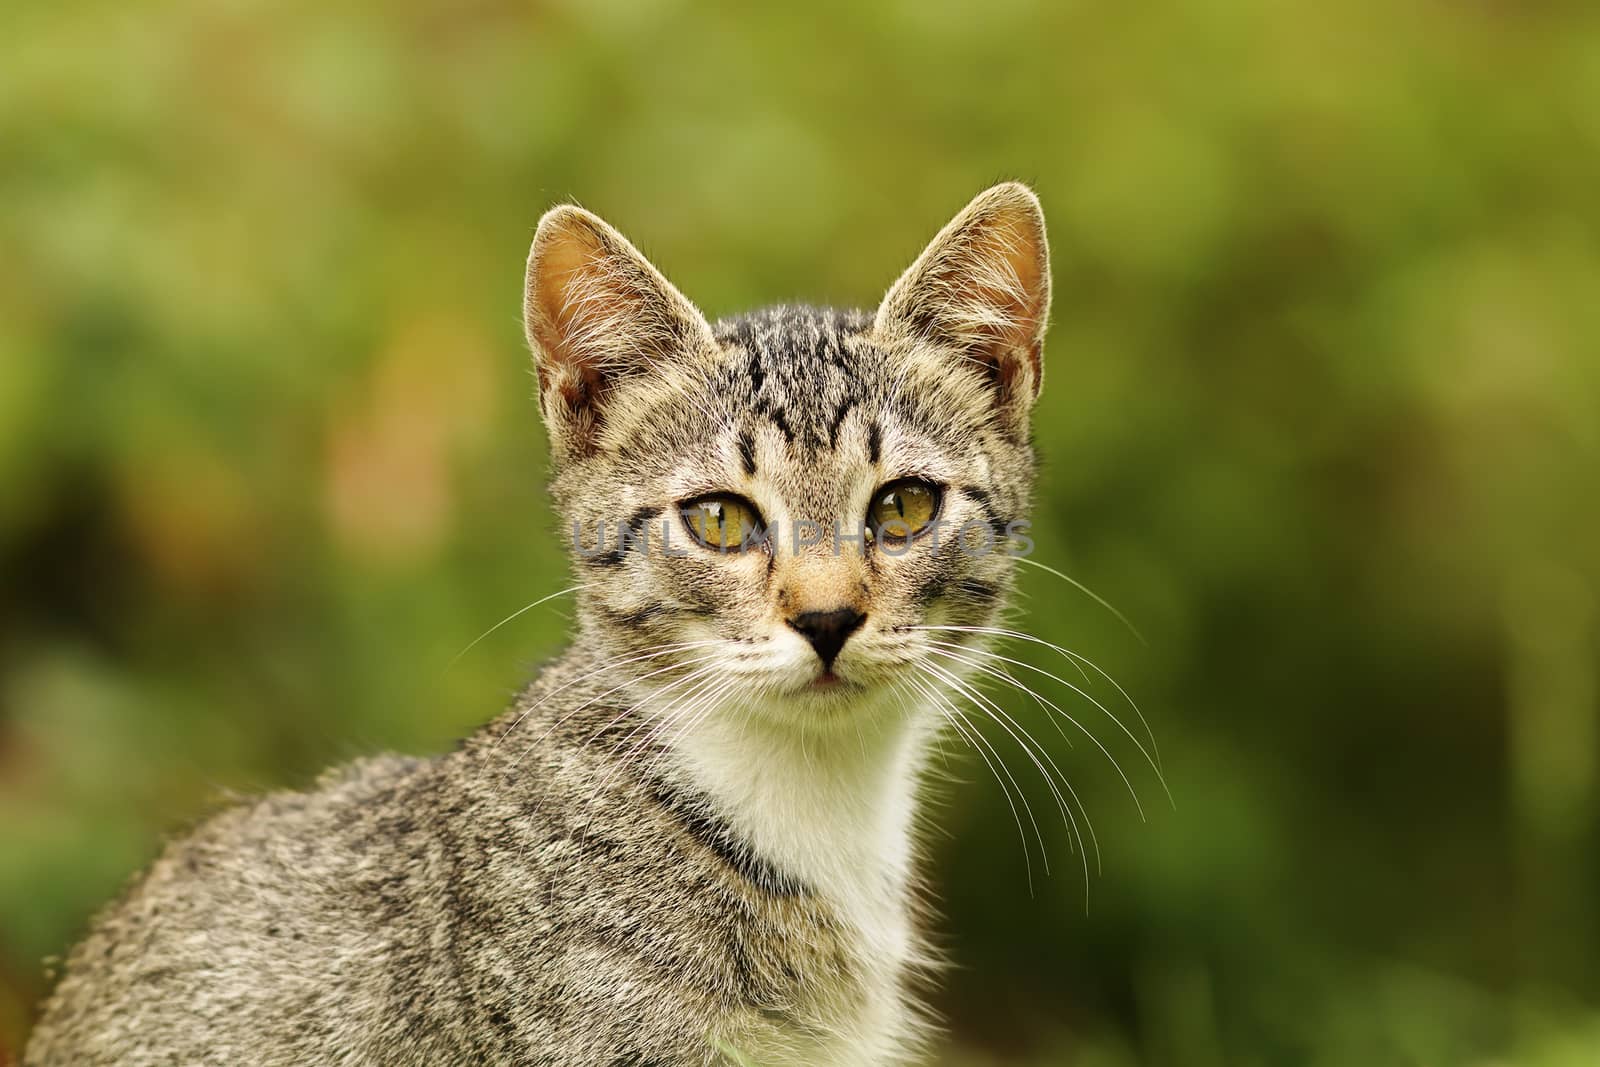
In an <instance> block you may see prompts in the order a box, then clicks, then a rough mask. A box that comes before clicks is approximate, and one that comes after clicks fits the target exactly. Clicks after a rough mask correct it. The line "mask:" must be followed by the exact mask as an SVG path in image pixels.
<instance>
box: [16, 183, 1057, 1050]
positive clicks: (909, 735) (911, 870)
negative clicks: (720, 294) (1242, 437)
mask: <svg viewBox="0 0 1600 1067" xmlns="http://www.w3.org/2000/svg"><path fill="white" fill-rule="evenodd" d="M1048 279H1049V275H1048V259H1047V253H1046V247H1045V242H1044V230H1043V219H1042V215H1041V214H1040V212H1039V208H1038V203H1037V200H1036V199H1035V198H1034V197H1033V195H1032V193H1031V192H1029V191H1028V190H1026V189H1025V188H1023V187H1021V186H1018V185H1014V184H1011V185H1003V186H998V187H996V188H995V189H992V190H989V191H988V192H986V193H984V194H982V195H980V196H979V197H978V198H977V199H976V200H974V201H973V203H972V204H971V205H969V206H968V207H967V209H966V210H965V211H963V212H962V213H961V214H960V215H958V216H957V218H956V219H955V220H954V221H953V222H952V223H951V224H950V225H949V226H947V227H946V228H945V230H944V231H943V232H941V234H940V235H939V236H938V237H937V238H936V239H935V240H934V242H933V244H932V245H930V246H929V248H928V250H927V251H925V252H924V253H923V255H922V256H921V257H920V258H919V259H918V260H917V261H916V263H914V264H913V265H912V267H911V268H910V269H909V270H908V271H907V272H906V274H905V275H904V276H902V278H901V279H900V281H898V282H897V283H896V284H895V286H894V287H893V288H892V289H891V290H890V292H889V295H888V296H887V297H886V298H885V300H884V302H883V304H882V306H880V308H879V309H878V311H877V313H876V314H863V313H847V312H834V311H826V310H818V309H811V308H798V307H795V308H778V309H772V310H768V311H765V312H759V313H756V314H754V315H750V316H745V317H742V318H738V319H734V320H730V321H728V322H726V323H722V324H718V325H716V326H712V325H710V324H708V323H706V321H705V320H704V319H703V318H701V316H700V314H699V312H698V311H696V310H695V309H694V307H693V305H691V304H689V303H688V301H687V300H685V299H684V298H683V297H682V296H681V294H679V293H678V292H677V290H675V289H673V288H672V287H671V285H670V284H669V283H667V282H666V280H665V279H664V278H662V277H661V276H660V274H659V273H658V272H656V271H655V269H654V268H653V267H652V266H651V265H650V264H649V263H648V262H647V261H646V260H644V258H643V257H642V256H641V255H640V254H639V253H638V252H637V250H636V249H634V248H633V246H632V245H630V244H628V243H627V241H626V240H625V239H623V238H622V237H621V236H620V235H619V234H617V233H616V231H614V230H612V229H611V228H610V227H609V226H607V225H606V224H605V223H603V222H601V221H600V220H599V219H597V218H595V217H594V216H592V215H589V214H588V213H586V212H583V211H580V210H579V209H576V208H570V207H563V208H557V209H555V210H553V211H552V212H551V213H549V214H548V215H547V216H546V217H545V219H544V220H543V221H542V222H541V224H540V227H539V232H538V234H537V235H536V237H535V241H534V247H533V253H532V255H531V257H530V263H529V270H528V282H527V290H526V301H525V314H526V321H527V325H528V333H529V340H530V343H531V345H532V348H533V350H534V354H535V362H536V367H537V369H538V371H539V380H540V400H541V408H542V410H543V413H544V417H545V421H546V423H547V426H548V427H549V429H550V434H551V441H552V452H553V456H554V463H555V477H554V480H553V486H552V488H553V493H554V496H555V500H556V503H557V506H558V509H559V510H560V512H561V515H562V519H563V521H564V523H565V524H566V532H567V533H568V534H569V535H570V536H571V538H572V542H573V544H572V549H573V560H574V568H575V571H576V573H577V579H578V603H579V612H578V618H579V628H578V632H577V633H576V635H575V637H574V641H573V643H572V645H571V647H570V649H569V651H568V652H567V653H566V654H565V655H564V656H563V657H562V658H561V659H560V660H558V661H557V662H556V663H555V664H553V665H552V666H551V667H549V668H547V669H546V670H545V671H544V672H542V673H541V675H540V676H539V678H538V679H537V680H536V681H535V682H534V683H533V684H532V685H530V686H529V687H528V688H527V689H526V690H525V691H524V692H523V693H522V694H521V695H520V696H519V697H518V698H517V700H516V701H515V702H514V704H513V705H512V706H511V708H509V709H508V710H507V711H506V712H505V713H504V714H503V715H502V716H501V717H500V718H498V719H497V720H495V721H494V722H492V723H490V724H489V725H487V726H486V727H484V728H483V729H482V730H480V731H479V732H478V733H476V734H474V735H473V736H472V737H470V738H468V739H467V740H465V741H464V742H463V743H462V744H461V745H460V746H459V747H458V748H457V749H456V750H455V751H453V752H451V753H449V754H446V755H444V756H441V757H438V758H435V759H431V760H421V759H404V758H398V757H382V758H377V759H372V760H366V761H362V762H358V763H355V764H352V765H350V766H348V767H345V768H342V769H340V770H337V771H334V772H332V773H330V774H329V775H327V776H325V777H324V778H323V779H322V780H321V781H320V782H318V783H317V785H316V786H315V787H314V788H312V789H310V790H308V791H305V792H298V793H277V794H272V795H268V796H265V797H262V798H259V799H257V800H254V801H252V802H250V803H246V804H244V805H241V806H239V807H236V808H233V809H230V810H228V811H225V812H222V813H221V814H219V815H217V816H215V817H213V818H211V819H210V820H208V821H207V822H205V823H203V824H202V825H201V826H199V827H198V828H197V829H196V830H194V831H193V832H192V833H190V834H189V835H187V836H185V837H182V838H179V839H177V840H175V841H174V842H172V843H171V844H170V845H169V846H168V847H167V849H166V850H165V852H164V853H163V855H162V856H161V857H160V858H159V859H158V860H157V861H156V863H155V864H154V865H153V866H152V867H151V869H150V870H149V871H147V872H146V873H145V874H144V875H143V876H142V877H141V878H140V879H139V880H137V881H136V882H135V883H134V884H133V885H132V887H131V888H130V889H129V890H128V891H127V892H126V893H125V894H124V896H123V897H122V899H121V900H119V901H118V902H116V903H114V904H113V905H111V906H110V907H109V908H108V909H106V910H105V911H104V912H103V913H102V914H101V915H100V916H99V918H98V919H97V921H96V923H95V924H94V926H93V928H92V930H91V932H90V933H89V935H88V937H87V938H86V939H85V940H84V941H83V942H82V943H80V944H79V945H78V946H77V948H76V949H75V950H74V951H73V952H72V953H71V955H70V957H69V959H68V960H67V963H66V966H65V973H64V977H63V978H62V980H61V982H60V984H59V985H58V987H57V989H56V991H55V993H54V994H53V996H52V998H51V999H50V1001H49V1002H48V1004H47V1005H46V1009H45V1012H44V1015H43V1018H42V1019H41V1021H40V1023H39V1026H38V1028H37V1029H36V1031H35V1033H34V1035H33V1038H32V1042H31V1043H30V1045H29V1046H28V1050H27V1053H26V1055H25V1058H24V1063H25V1064H28V1065H30V1067H47V1065H56V1064H62V1065H65V1064H72V1065H84V1067H90V1065H97V1064H118V1065H140V1064H158V1063H159V1064H213V1063H215V1064H243V1063H248V1064H263V1065H277V1064H322V1063H327V1064H397V1065H410V1064H418V1065H421V1064H467V1063H492V1064H530V1065H531V1064H540V1065H543V1064H549V1065H566V1064H615V1065H619V1067H620V1065H624V1064H626V1065H635V1067H645V1065H656V1067H678V1065H686V1067H687V1065H702V1064H706V1065H709V1064H716V1063H741V1062H743V1063H749V1064H761V1065H771V1067H788V1065H796V1067H798V1065H806V1067H830V1065H831V1067H846V1065H863V1067H864V1065H876V1064H894V1063H909V1062H914V1061H915V1060H916V1059H917V1058H918V1056H919V1053H920V1051H921V1050H922V1048H923V1046H924V1044H925V1042H926V1038H927V1035H928V1033H929V1025H928V1021H927V1019H926V1018H925V1017H924V1015H923V1013H922V1012H921V1011H920V1010H919V1008H918V999H919V998H918V996H917V991H918V989H919V987H920V986H921V985H922V983H923V982H924V980H925V979H927V978H928V977H929V975H930V972H931V970H932V968H933V957H932V954H931V953H930V951H929V948H928V946H927V943H926V941H925V938H924V934H923V929H924V927H925V923H924V920H923V906H922V903H921V888H920V885H919V883H918V881H917V878H916V875H915V862H914V861H915V846H914V842H915V836H916V835H915V817H916V797H917V791H918V787H919V783H920V781H921V778H922V770H923V765H924V762H925V760H926V758H927V755H928V751H929V748H930V744H931V742H932V741H933V739H934V738H935V737H936V736H937V734H938V733H939V731H940V730H941V729H942V728H943V727H944V725H945V724H946V723H947V721H948V720H949V718H950V715H951V713H952V712H953V711H954V709H953V707H952V706H951V704H950V699H951V696H950V694H951V690H952V687H954V688H959V687H960V686H961V685H963V684H964V681H963V680H964V679H965V678H966V677H967V676H968V675H969V674H970V673H971V669H970V664H971V661H969V660H966V659H965V658H963V657H961V656H960V654H959V652H951V651H949V650H950V649H957V650H959V649H961V648H965V647H976V635H973V634H971V633H969V632H967V630H968V628H970V627H979V626H982V625H983V624H985V623H988V622H992V620H993V617H994V615H995V613H996V612H997V611H998V610H1000V608H1001V606H1002V605H1003V603H1004V598H1005V593H1006V591H1007V589H1008V588H1009V585H1010V581H1011V571H1012V565H1013V562H1014V561H1013V560H1011V559H1010V557H1009V556H1008V555H1007V554H1006V552H1005V551H1003V550H1000V549H999V547H998V546H999V545H1001V544H1003V543H1004V540H1005V535H1006V533H1007V532H1008V531H1010V530H1011V529H1012V528H1013V524H1014V523H1015V522H1016V521H1017V520H1018V519H1020V517H1021V516H1022V515H1023V514H1024V513H1025V509H1026V505H1027V497H1028V493H1029V490H1030V486H1031V481H1032V470H1033V462H1032V455H1031V450H1030V448H1029V445H1028V441H1027V417H1028V413H1029V409H1030V407H1031V404H1032V401H1033V399H1034V396H1035V394H1036V392H1037V388H1038V383H1039V378H1040V373H1041V366H1040V339H1041V337H1042V333H1043V329H1044V323H1045V319H1046V316H1047V311H1048V296H1049V280H1048ZM863 516H867V517H872V518H875V519H882V518H884V517H885V516H888V517H889V518H890V520H891V522H890V523H889V524H888V525H880V526H879V527H878V529H877V531H876V532H871V528H870V524H863V523H861V522H858V521H857V520H860V519H861V518H862V517H863ZM841 519H844V520H848V521H846V522H841V521H840V520H841ZM608 521H610V522H611V524H612V529H613V530H614V531H615V530H616V529H621V530H622V531H624V533H625V534H626V536H625V537H623V538H621V539H611V538H608V536H607V535H606V533H605V530H606V527H607V522H608ZM863 525H866V526H867V527H868V528H867V529H862V528H861V527H862V526H863ZM817 528H821V530H822V531H823V532H821V533H818V531H817ZM752 531H756V532H758V534H759V536H753V537H752V536H749V535H750V534H751V532H752ZM734 533H738V534H740V535H741V536H739V537H734V536H733V534H734ZM980 542H983V543H984V544H986V545H987V548H986V549H984V550H980V548H983V545H981V544H980Z"/></svg>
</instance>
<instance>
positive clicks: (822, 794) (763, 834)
mask: <svg viewBox="0 0 1600 1067" xmlns="http://www.w3.org/2000/svg"><path fill="white" fill-rule="evenodd" d="M851 714H852V718H853V720H854V721H853V722H852V723H846V724H841V725H840V726H839V727H837V728H834V729H830V730H826V731H821V730H815V731H808V730H802V729H797V728H795V727H794V726H793V725H791V724H789V723H786V722H782V721H780V720H777V719H776V718H775V717H771V716H768V715H765V714H763V712H762V709H760V708H741V707H738V706H730V707H726V708H723V709H719V713H718V714H712V715H706V716H701V717H699V719H698V720H697V722H696V723H695V725H694V726H693V728H692V729H689V730H687V731H685V732H683V733H682V734H681V735H679V736H677V737H675V738H674V739H673V740H672V742H671V745H670V752H671V756H670V758H671V760H672V763H673V764H674V765H675V768H676V770H677V772H678V773H679V774H681V775H682V776H683V777H684V778H686V779H687V780H688V782H689V784H691V785H692V786H693V787H695V788H696V789H698V790H699V791H700V792H702V793H704V794H705V795H706V796H708V797H709V798H710V799H711V802H712V803H713V804H714V805H715V806H716V807H717V809H718V812H719V814H721V815H722V817H723V818H724V819H725V820H726V821H727V822H728V824H729V825H730V826H731V827H732V828H733V830H734V831H735V832H736V833H737V834H738V835H739V837H740V838H741V839H742V840H743V841H744V842H745V843H746V844H747V845H748V847H749V848H750V849H752V850H753V851H754V852H755V853H756V854H757V855H759V856H760V857H761V858H762V859H763V860H764V861H766V862H767V863H769V864H771V865H772V866H773V867H774V868H776V869H777V870H779V871H781V872H782V873H783V874H785V875H787V876H789V877H791V878H794V879H796V880H797V881H799V882H800V883H802V884H804V885H806V886H807V887H809V888H810V889H811V890H813V891H815V892H817V893H819V894H821V895H822V896H823V897H824V898H825V899H827V900H829V901H830V902H831V903H833V904H834V905H835V906H836V907H838V908H839V909H840V910H841V911H842V912H843V913H844V914H845V915H847V916H848V917H849V918H851V919H852V920H854V921H855V922H856V923H857V925H859V926H860V927H861V928H862V930H863V932H864V933H865V934H867V935H868V936H869V938H872V937H874V936H876V937H882V938H886V939H888V940H890V941H894V942H898V941H901V940H903V939H904V938H905V937H906V936H907V935H908V930H906V929H905V923H904V921H903V919H904V912H905V904H906V890H907V885H908V883H909V881H910V878H911V867H912V860H913V855H912V853H913V847H912V823H913V818H914V815H915V809H916V793H917V785H918V780H919V778H920V777H921V768H922V764H923V760H924V755H925V751H926V749H927V745H928V741H929V736H928V735H929V732H930V731H929V729H928V727H927V726H926V725H925V723H926V722H927V721H928V720H929V719H930V718H931V716H924V715H919V714H915V713H914V711H913V713H911V714H908V713H907V710H906V709H904V708H902V707H900V706H898V705H896V704H894V703H893V702H892V701H889V700H887V699H880V700H878V701H875V702H873V703H871V704H868V705H865V706H863V707H862V708H860V709H852V713H851ZM881 947H882V948H884V949H887V950H891V951H892V950H893V949H894V948H895V947H896V946H895V945H893V944H887V945H883V946H881Z"/></svg>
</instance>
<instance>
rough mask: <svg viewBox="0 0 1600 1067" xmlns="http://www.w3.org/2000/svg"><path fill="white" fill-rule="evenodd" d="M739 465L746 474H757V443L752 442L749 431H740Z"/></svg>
mask: <svg viewBox="0 0 1600 1067" xmlns="http://www.w3.org/2000/svg"><path fill="white" fill-rule="evenodd" d="M739 463H740V464H741V465H742V466H743V467H744V472H745V473H746V474H748V475H752V476H753V475H754V474H755V473H756V443H755V442H754V441H753V440H751V438H750V431H749V430H740V431H739Z"/></svg>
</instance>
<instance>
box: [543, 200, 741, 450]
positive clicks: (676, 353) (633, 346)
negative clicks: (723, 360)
mask: <svg viewBox="0 0 1600 1067" xmlns="http://www.w3.org/2000/svg"><path fill="white" fill-rule="evenodd" d="M522 311H523V328H524V329H525V331H526V332H527V337H528V345H529V347H530V348H532V349H533V360H534V366H535V367H536V368H537V370H538V372H539V406H540V408H541V409H542V410H543V412H544V419H545V424H546V425H547V427H548V428H549V430H550V441H551V444H552V446H553V447H554V449H555V454H556V458H557V459H558V460H559V461H564V460H567V459H572V458H575V457H579V456H584V455H588V454H590V453H591V452H593V451H594V450H595V448H596V447H597V441H598V439H599V437H600V434H601V432H602V430H603V428H604V426H605V424H606V419H607V415H608V414H609V412H610V410H611V409H612V407H613V406H614V405H615V404H616V403H618V402H619V401H620V400H621V398H622V395H623V394H625V393H626V392H627V387H628V386H629V385H630V384H641V383H642V382H644V381H645V380H647V379H648V380H651V381H657V382H658V381H660V380H662V379H666V378H670V377H671V376H672V374H673V373H674V372H675V371H677V370H681V369H683V368H687V367H690V366H693V365H696V364H698V363H701V362H703V361H705V360H707V359H708V358H709V353H711V352H714V351H715V349H716V340H715V338H714V337H713V335H712V332H711V327H710V326H709V325H708V324H707V323H706V320H705V316H703V315H701V314H700V312H699V310H698V309H697V308H696V307H695V306H694V305H693V304H691V303H690V302H689V300H688V298H687V297H685V296H684V295H683V294H682V293H680V292H678V290H677V289H675V288H673V285H672V283H671V282H669V281H667V279H666V278H664V277H662V275H661V272H660V271H658V270H656V268H655V267H654V266H653V265H651V263H650V261H649V260H648V259H646V258H645V257H644V255H643V253H641V252H640V251H639V250H638V249H637V248H635V247H634V246H633V245H632V244H631V243H629V241H628V239H627V238H626V237H624V236H622V234H620V233H618V232H617V231H616V230H615V229H613V228H612V227H611V226H610V225H608V224H607V223H606V222H605V220H603V219H601V218H600V217H599V216H598V215H594V214H591V213H590V212H588V211H585V210H583V209H582V208H580V207H575V206H573V205H571V204H563V205H561V206H560V207H556V208H552V209H550V210H549V211H548V212H546V213H545V216H544V218H542V219H540V220H539V229H538V231H537V232H536V233H535V234H534V237H533V248H532V250H531V251H530V252H529V254H528V276H527V287H526V289H525V290H524V292H523V303H522Z"/></svg>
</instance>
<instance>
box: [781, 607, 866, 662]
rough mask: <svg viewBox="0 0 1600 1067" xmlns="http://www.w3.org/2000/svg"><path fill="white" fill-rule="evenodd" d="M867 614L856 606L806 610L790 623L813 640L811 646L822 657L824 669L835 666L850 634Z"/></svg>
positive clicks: (808, 638)
mask: <svg viewBox="0 0 1600 1067" xmlns="http://www.w3.org/2000/svg"><path fill="white" fill-rule="evenodd" d="M865 619H866V616H865V615H863V614H862V613H861V612H859V611H857V610H856V609H855V608H839V609H838V610H836V611H806V612H802V613H800V614H799V615H796V616H795V617H794V618H792V619H790V620H789V625H790V626H792V627H794V629H796V630H798V631H799V632H800V633H801V634H803V635H804V636H805V639H806V640H807V641H810V642H811V647H812V648H814V649H816V650H817V655H818V656H820V657H822V666H823V668H824V669H828V668H831V667H832V666H833V661H834V659H835V658H836V657H837V656H838V655H839V650H840V649H841V648H843V647H844V643H845V641H846V640H848V639H849V637H850V635H851V634H853V633H855V631H856V629H857V628H858V627H860V625H861V623H862V621H863V620H865Z"/></svg>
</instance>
